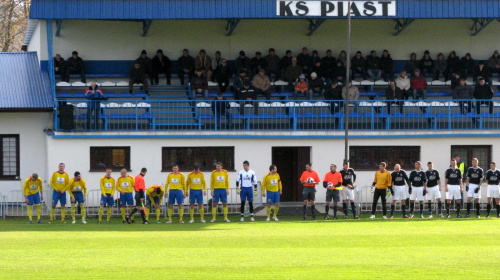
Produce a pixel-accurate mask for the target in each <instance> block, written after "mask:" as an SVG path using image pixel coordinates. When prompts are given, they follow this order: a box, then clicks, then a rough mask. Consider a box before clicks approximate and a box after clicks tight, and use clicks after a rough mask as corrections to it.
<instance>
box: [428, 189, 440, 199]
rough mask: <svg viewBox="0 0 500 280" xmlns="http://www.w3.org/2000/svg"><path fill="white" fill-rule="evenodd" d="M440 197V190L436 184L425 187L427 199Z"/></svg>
mask: <svg viewBox="0 0 500 280" xmlns="http://www.w3.org/2000/svg"><path fill="white" fill-rule="evenodd" d="M433 199H441V192H440V191H439V187H438V186H434V187H430V188H427V200H433Z"/></svg>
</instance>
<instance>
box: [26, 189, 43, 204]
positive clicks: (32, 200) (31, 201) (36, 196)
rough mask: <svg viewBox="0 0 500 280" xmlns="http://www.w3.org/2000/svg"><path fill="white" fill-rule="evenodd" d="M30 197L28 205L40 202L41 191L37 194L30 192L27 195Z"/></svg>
mask: <svg viewBox="0 0 500 280" xmlns="http://www.w3.org/2000/svg"><path fill="white" fill-rule="evenodd" d="M27 198H28V205H33V204H40V193H39V192H37V193H35V194H30V195H28V196H27Z"/></svg>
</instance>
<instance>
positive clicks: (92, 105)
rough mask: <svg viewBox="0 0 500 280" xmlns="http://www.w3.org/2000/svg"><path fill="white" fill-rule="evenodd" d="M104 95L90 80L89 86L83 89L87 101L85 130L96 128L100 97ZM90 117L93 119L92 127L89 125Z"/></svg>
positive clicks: (99, 111) (99, 110)
mask: <svg viewBox="0 0 500 280" xmlns="http://www.w3.org/2000/svg"><path fill="white" fill-rule="evenodd" d="M103 97H104V93H103V92H102V89H100V88H99V86H98V85H97V84H96V83H95V82H94V81H92V82H90V86H89V87H88V88H87V89H86V90H85V98H87V99H88V100H89V102H87V130H90V129H92V128H93V129H97V128H98V125H99V114H100V113H101V102H100V101H99V99H100V98H103ZM91 119H93V120H94V127H91Z"/></svg>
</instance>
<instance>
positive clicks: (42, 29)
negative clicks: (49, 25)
mask: <svg viewBox="0 0 500 280" xmlns="http://www.w3.org/2000/svg"><path fill="white" fill-rule="evenodd" d="M28 51H30V52H37V54H38V60H39V61H40V60H47V57H48V53H47V30H46V24H45V21H43V20H39V21H38V25H37V26H36V29H35V32H34V33H33V36H32V37H31V41H30V43H29V45H28Z"/></svg>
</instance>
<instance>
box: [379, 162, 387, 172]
mask: <svg viewBox="0 0 500 280" xmlns="http://www.w3.org/2000/svg"><path fill="white" fill-rule="evenodd" d="M386 166H387V164H386V163H385V162H381V163H379V164H378V170H380V171H384V170H385V167H386Z"/></svg>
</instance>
